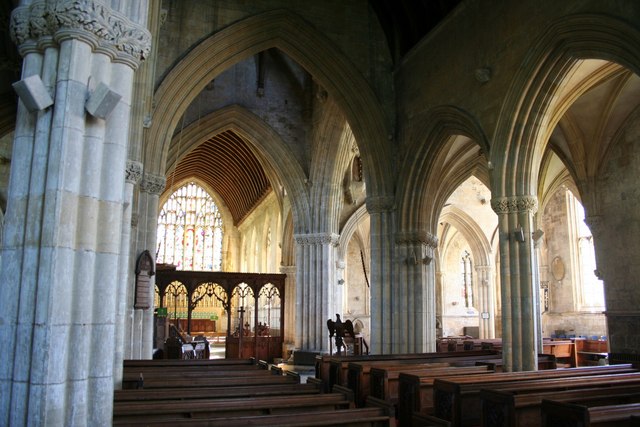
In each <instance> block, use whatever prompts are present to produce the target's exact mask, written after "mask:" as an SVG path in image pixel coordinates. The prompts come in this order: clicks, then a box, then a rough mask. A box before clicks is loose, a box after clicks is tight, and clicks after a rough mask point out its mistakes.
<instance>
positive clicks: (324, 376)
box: [315, 350, 499, 391]
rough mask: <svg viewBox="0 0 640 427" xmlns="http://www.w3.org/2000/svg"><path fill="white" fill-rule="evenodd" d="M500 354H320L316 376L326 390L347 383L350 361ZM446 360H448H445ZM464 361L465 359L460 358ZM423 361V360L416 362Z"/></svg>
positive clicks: (490, 355) (424, 361) (493, 355)
mask: <svg viewBox="0 0 640 427" xmlns="http://www.w3.org/2000/svg"><path fill="white" fill-rule="evenodd" d="M497 354H499V353H498V352H497V351H489V350H483V351H461V352H453V353H435V352H434V353H407V354H378V355H367V356H336V355H326V354H325V355H319V356H316V365H315V371H316V373H315V376H316V378H319V379H321V380H322V381H323V383H324V384H325V391H329V390H331V387H333V385H334V384H340V385H347V376H346V373H347V368H348V364H349V363H350V362H364V361H373V360H387V361H389V360H395V361H400V360H412V359H414V360H415V359H419V360H422V363H427V362H439V361H443V360H432V359H434V358H441V359H442V358H447V357H466V358H468V360H472V359H473V357H477V359H478V360H479V359H481V358H483V357H486V358H492V357H493V358H495V357H496V355H497ZM444 361H446V360H444ZM460 361H461V362H462V361H463V359H460ZM416 363H421V362H416Z"/></svg>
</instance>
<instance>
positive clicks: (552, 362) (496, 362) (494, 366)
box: [476, 354, 558, 372]
mask: <svg viewBox="0 0 640 427" xmlns="http://www.w3.org/2000/svg"><path fill="white" fill-rule="evenodd" d="M476 365H487V366H488V367H489V370H491V371H495V372H503V371H504V369H503V367H504V361H503V360H502V357H500V358H496V359H484V360H479V361H477V362H476ZM557 367H558V359H557V358H556V356H555V355H553V354H538V370H543V369H556V368H557Z"/></svg>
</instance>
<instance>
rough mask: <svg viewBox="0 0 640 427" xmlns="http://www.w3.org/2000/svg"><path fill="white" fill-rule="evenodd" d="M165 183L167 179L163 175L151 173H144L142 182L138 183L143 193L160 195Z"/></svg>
mask: <svg viewBox="0 0 640 427" xmlns="http://www.w3.org/2000/svg"><path fill="white" fill-rule="evenodd" d="M166 185H167V179H166V178H165V177H164V176H163V175H153V174H150V173H145V174H144V178H143V180H142V182H141V183H140V189H141V190H142V191H144V192H145V193H149V194H155V195H157V196H158V195H160V194H162V192H163V191H164V187H165V186H166Z"/></svg>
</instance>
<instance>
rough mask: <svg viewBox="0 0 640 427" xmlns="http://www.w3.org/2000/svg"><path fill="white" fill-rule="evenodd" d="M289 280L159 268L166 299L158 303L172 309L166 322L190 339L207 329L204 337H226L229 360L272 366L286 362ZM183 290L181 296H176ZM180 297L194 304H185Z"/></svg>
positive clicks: (276, 276)
mask: <svg viewBox="0 0 640 427" xmlns="http://www.w3.org/2000/svg"><path fill="white" fill-rule="evenodd" d="M285 277H286V275H285V274H261V273H223V272H208V271H184V270H182V271H180V270H165V269H159V270H158V272H157V273H156V286H157V288H158V293H159V295H160V296H163V298H158V299H157V301H158V302H159V303H160V304H161V305H163V306H164V307H165V308H166V309H167V310H166V311H167V313H168V316H167V317H168V319H167V320H168V321H170V322H173V323H175V324H176V326H178V327H179V329H182V330H185V331H186V332H187V333H188V334H195V333H201V332H203V328H204V329H205V330H204V334H205V335H212V336H216V337H225V356H226V357H227V358H239V357H241V358H247V357H256V358H258V359H262V360H267V361H272V360H273V358H276V357H282V343H283V337H284V312H283V310H284V306H285V304H284V297H285V293H284V281H285ZM178 288H179V289H181V292H180V296H179V297H175V296H174V295H173V294H174V293H175V292H174V291H175V290H176V289H178ZM176 298H182V299H184V301H188V302H189V303H188V304H181V303H180V302H179V301H177V302H176ZM169 301H171V305H170V306H169V304H168V302H169ZM165 304H166V305H165ZM156 308H158V307H156ZM181 308H182V309H181ZM216 308H217V310H218V311H217V313H219V314H214V315H211V316H207V318H206V319H201V318H199V317H202V316H199V313H202V312H203V311H206V310H207V309H211V310H213V309H216ZM194 325H197V326H194ZM202 325H204V326H202ZM207 328H208V329H207Z"/></svg>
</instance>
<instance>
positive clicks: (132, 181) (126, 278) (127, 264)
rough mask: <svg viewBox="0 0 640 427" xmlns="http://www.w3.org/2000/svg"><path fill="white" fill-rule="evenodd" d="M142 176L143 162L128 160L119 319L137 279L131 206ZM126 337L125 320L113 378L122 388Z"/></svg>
mask: <svg viewBox="0 0 640 427" xmlns="http://www.w3.org/2000/svg"><path fill="white" fill-rule="evenodd" d="M141 177H142V163H140V162H135V161H133V160H127V169H126V173H125V187H124V200H125V209H124V212H123V215H122V223H123V224H122V239H121V245H120V246H121V248H120V272H119V275H118V291H117V293H116V294H117V298H118V302H117V312H116V316H117V318H118V319H125V318H126V313H127V301H128V298H127V296H128V295H127V288H128V286H127V284H129V283H131V282H132V281H135V274H132V273H133V272H134V270H135V265H134V264H135V261H136V257H135V256H131V229H132V227H133V224H132V213H131V206H132V203H133V189H134V187H135V185H136V184H137V183H138V181H140V178H141ZM124 337H125V322H118V323H117V324H116V349H115V353H114V358H113V380H114V387H116V388H120V387H121V384H122V370H123V366H122V361H123V360H124Z"/></svg>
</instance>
